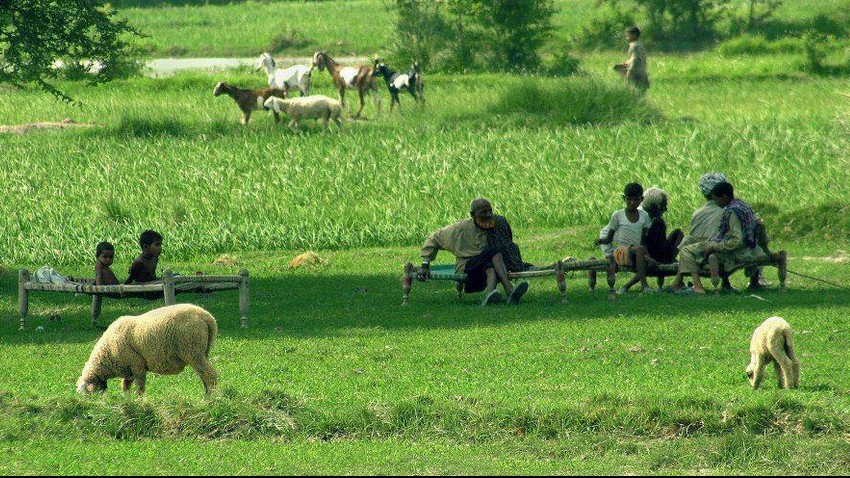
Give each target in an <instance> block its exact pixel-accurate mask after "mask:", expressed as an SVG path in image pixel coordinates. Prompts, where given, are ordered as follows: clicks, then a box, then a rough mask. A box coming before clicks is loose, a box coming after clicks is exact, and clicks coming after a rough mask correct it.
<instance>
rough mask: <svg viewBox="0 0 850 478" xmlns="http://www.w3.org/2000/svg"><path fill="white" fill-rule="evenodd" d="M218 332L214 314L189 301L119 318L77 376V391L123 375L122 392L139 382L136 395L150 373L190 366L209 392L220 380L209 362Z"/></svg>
mask: <svg viewBox="0 0 850 478" xmlns="http://www.w3.org/2000/svg"><path fill="white" fill-rule="evenodd" d="M217 332H218V325H217V324H216V321H215V318H213V316H212V315H210V313H209V312H207V311H206V310H204V309H202V308H200V307H198V306H195V305H191V304H178V305H172V306H168V307H161V308H159V309H154V310H152V311H150V312H147V313H145V314H142V315H139V316H135V317H134V316H125V317H119V318H118V319H117V320H116V321H115V322H113V323H112V325H110V326H109V328H108V329H106V332H104V333H103V335H102V336H101V337H100V340H98V341H97V344H96V345H95V346H94V350H93V351H92V353H91V356H90V357H89V360H88V362H86V365H85V367H84V368H83V373H82V374H81V375H80V378H79V380H77V392H78V393H93V392H102V391H105V390H106V382H107V380H109V379H111V378H115V377H120V378H122V379H124V380H123V383H122V386H121V389H122V390H123V391H124V392H129V391H130V387H131V386H132V384H133V381H135V383H136V386H137V387H138V394H139V395H144V393H145V376H146V374H147V372H153V373H157V374H161V375H176V374H179V373H180V372H182V371H183V369H184V368H185V367H186V365H189V366H191V367H192V368H193V369H195V371H196V372H198V375H200V376H201V380H202V381H203V382H204V389H205V390H206V393H207V395H209V394H210V393H211V392H212V391H213V390H214V389H215V387H216V382H217V380H218V374H217V372H216V370H215V368H214V367H213V366H212V364H210V362H209V355H210V349H211V348H212V345H213V341H214V340H215V336H216V333H217Z"/></svg>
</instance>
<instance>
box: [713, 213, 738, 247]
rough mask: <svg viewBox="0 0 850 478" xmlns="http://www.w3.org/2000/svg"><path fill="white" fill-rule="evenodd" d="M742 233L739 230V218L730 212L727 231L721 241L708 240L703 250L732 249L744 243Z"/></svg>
mask: <svg viewBox="0 0 850 478" xmlns="http://www.w3.org/2000/svg"><path fill="white" fill-rule="evenodd" d="M743 238H744V233H743V231H742V230H741V220H740V219H738V215H737V214H735V213H732V216H731V217H730V218H729V232H728V233H726V236H724V237H723V240H722V241H721V242H708V243H707V244H706V246H705V252H706V253H711V252H721V251H734V250H735V249H738V248H739V247H741V245H743V244H744V239H743Z"/></svg>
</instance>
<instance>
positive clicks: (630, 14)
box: [576, 2, 637, 48]
mask: <svg viewBox="0 0 850 478" xmlns="http://www.w3.org/2000/svg"><path fill="white" fill-rule="evenodd" d="M636 13H637V8H636V7H635V6H631V7H628V6H626V4H625V3H622V2H605V3H601V4H600V5H599V8H598V10H597V12H596V14H595V15H594V17H593V18H592V19H591V20H590V21H589V22H588V23H587V24H586V25H585V26H583V27H582V29H581V32H580V33H579V34H578V35H577V37H576V41H577V43H578V44H579V45H580V46H582V47H584V48H597V47H601V48H622V47H623V45H624V44H625V36H624V34H623V31H624V30H625V29H626V28H627V27H628V26H631V25H636V24H637V21H636V20H635V18H636Z"/></svg>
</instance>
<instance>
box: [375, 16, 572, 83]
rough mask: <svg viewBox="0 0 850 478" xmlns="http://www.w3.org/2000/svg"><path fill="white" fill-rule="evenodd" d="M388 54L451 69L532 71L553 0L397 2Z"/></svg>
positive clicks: (549, 22) (403, 60)
mask: <svg viewBox="0 0 850 478" xmlns="http://www.w3.org/2000/svg"><path fill="white" fill-rule="evenodd" d="M395 12H396V14H397V20H396V34H395V38H394V40H393V42H392V44H391V45H390V48H391V51H392V53H391V55H392V56H393V57H394V58H395V59H397V60H398V61H399V62H401V63H405V64H406V63H412V62H413V61H420V63H421V64H422V65H423V66H428V67H431V69H432V70H433V69H438V70H452V71H470V70H485V71H512V70H536V69H537V68H538V67H539V66H540V63H541V61H540V56H539V53H540V49H541V47H542V46H543V45H544V43H545V42H546V40H547V34H548V33H549V32H550V31H551V30H552V28H553V26H552V17H553V15H554V14H555V12H556V9H555V7H554V3H553V0H528V1H523V2H510V1H506V0H443V1H439V2H431V1H424V0H397V1H396V2H395Z"/></svg>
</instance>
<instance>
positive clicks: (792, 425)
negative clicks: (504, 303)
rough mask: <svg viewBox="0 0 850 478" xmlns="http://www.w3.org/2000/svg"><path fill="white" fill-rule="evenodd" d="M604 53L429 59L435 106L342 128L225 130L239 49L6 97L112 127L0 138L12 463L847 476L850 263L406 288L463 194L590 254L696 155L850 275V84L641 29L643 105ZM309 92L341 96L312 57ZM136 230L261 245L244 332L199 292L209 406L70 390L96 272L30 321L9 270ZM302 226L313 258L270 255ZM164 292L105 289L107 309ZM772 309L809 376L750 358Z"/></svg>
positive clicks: (810, 257) (208, 248)
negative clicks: (222, 83)
mask: <svg viewBox="0 0 850 478" xmlns="http://www.w3.org/2000/svg"><path fill="white" fill-rule="evenodd" d="M619 58H620V55H618V54H616V53H600V54H595V55H592V56H589V57H588V58H587V61H586V62H585V63H584V68H585V70H586V71H587V72H588V73H587V74H586V75H581V76H577V77H574V78H569V79H547V78H535V79H533V81H531V82H528V81H525V79H523V78H519V77H512V76H506V75H474V76H437V75H429V76H428V77H427V79H426V82H427V83H426V96H427V98H428V104H429V106H428V109H427V110H426V111H425V112H424V113H417V112H414V111H413V108H412V100H411V99H410V98H402V102H403V114H402V115H395V116H393V117H391V118H390V117H387V115H383V116H381V117H380V118H375V112H374V109H373V107H372V106H371V104H370V105H367V108H366V114H367V116H368V117H369V120H367V121H359V122H347V123H346V125H345V129H346V132H345V134H343V135H338V134H337V133H336V132H331V133H325V132H323V131H321V130H320V128H318V127H316V126H313V125H309V126H308V127H307V128H306V131H305V132H304V133H302V134H293V133H291V132H289V131H287V130H286V129H285V128H283V127H280V126H275V125H274V123H273V121H272V119H271V118H270V117H269V116H268V115H267V114H257V115H256V116H255V117H254V119H253V120H252V123H251V125H250V126H249V127H247V128H243V127H242V126H240V125H239V124H238V119H239V117H240V114H239V112H238V110H237V108H236V106H235V105H234V104H233V103H232V101H231V100H230V99H228V98H214V97H212V94H211V93H212V91H211V90H212V87H213V86H214V84H215V82H216V81H218V80H221V79H226V80H228V81H232V82H234V83H236V84H239V85H245V86H250V85H257V86H259V85H262V84H263V82H264V78H263V77H262V75H260V74H255V73H249V72H244V71H236V72H227V73H222V74H219V75H217V76H206V75H196V74H192V75H181V76H178V77H175V78H170V79H135V80H129V81H124V82H118V83H114V84H111V85H108V86H104V87H101V88H97V89H84V88H82V87H81V86H79V85H77V84H66V85H62V86H63V87H66V88H67V89H68V90H69V91H70V92H71V93H73V94H74V95H75V96H76V97H78V98H79V99H80V100H82V101H83V106H82V107H72V106H66V105H62V104H59V103H57V102H56V101H54V100H52V99H51V98H49V97H47V96H45V95H44V94H43V93H38V92H36V91H28V90H27V91H6V92H4V93H3V94H2V95H0V117H3V118H4V120H3V123H4V124H17V123H24V122H30V121H41V120H56V119H61V118H63V117H66V116H72V117H74V118H75V119H76V120H78V121H92V122H95V123H97V124H99V125H100V127H99V128H96V129H95V130H93V131H65V132H47V133H37V134H30V135H26V136H9V135H4V136H0V153H2V156H3V157H4V158H12V159H11V160H6V162H5V163H4V168H3V170H2V171H3V175H4V185H5V187H4V188H3V190H2V192H0V230H2V231H3V237H4V240H3V241H0V258H2V266H3V269H2V270H3V272H0V363H3V366H2V367H0V408H2V409H3V411H4V413H3V417H2V418H0V453H2V456H3V459H2V460H0V473H3V474H12V473H27V474H32V473H40V472H45V471H47V472H54V473H79V474H82V473H106V472H115V473H143V472H147V473H157V474H165V473H180V472H182V473H196V474H201V473H203V474H208V473H213V472H227V473H357V472H371V473H420V474H436V473H444V474H458V473H470V472H474V471H478V472H486V473H532V472H537V473H542V474H558V473H560V474H564V473H578V472H585V473H605V472H609V473H621V474H626V473H677V472H679V473H697V472H701V473H712V474H716V473H723V472H730V473H800V474H814V473H824V474H837V473H846V472H847V470H848V469H850V463H848V460H847V456H848V454H847V452H848V445H847V439H846V436H847V434H848V433H850V376H848V375H847V374H845V373H840V371H841V370H843V367H844V364H845V363H847V361H848V355H847V354H848V352H847V351H846V346H845V344H846V343H847V340H848V335H847V334H848V332H847V331H848V330H850V323H848V317H850V294H848V293H847V289H846V288H842V289H836V288H831V287H829V286H826V285H824V284H820V283H816V282H811V281H807V280H804V279H802V278H798V277H796V276H792V278H791V280H790V284H789V285H790V290H789V291H788V292H786V293H784V294H783V293H779V292H777V291H768V292H766V293H763V294H760V295H759V296H757V297H756V296H751V295H749V294H746V293H742V294H732V295H724V296H720V297H707V298H684V297H669V296H666V295H665V296H641V295H638V294H633V295H628V296H626V297H623V298H621V299H619V300H617V301H616V302H613V303H610V302H608V300H607V297H606V294H605V292H604V291H598V292H596V293H591V292H589V291H587V290H586V288H585V286H584V284H585V279H584V278H583V277H582V276H581V275H575V276H572V277H570V278H569V291H570V297H571V303H570V304H566V305H562V304H559V303H558V294H557V289H556V287H555V281H554V279H546V280H539V281H535V282H532V284H531V285H532V289H531V292H530V293H529V294H528V296H526V297H527V300H526V301H525V303H524V304H523V306H522V307H519V308H509V307H499V308H495V309H486V310H485V309H481V308H479V307H477V306H476V299H477V298H476V297H467V298H466V299H465V301H464V302H463V303H461V304H455V303H454V302H453V297H454V294H453V288H452V286H451V285H450V284H447V283H433V284H427V285H422V284H416V285H414V289H413V295H412V304H411V306H410V307H409V308H401V307H400V306H399V303H400V299H401V290H400V284H399V281H398V277H399V275H400V272H401V270H400V267H401V264H403V263H404V262H405V261H408V260H414V259H415V258H416V257H417V255H418V254H417V252H418V250H417V249H418V248H417V246H418V245H420V244H421V242H422V240H423V238H424V236H425V235H426V234H427V233H429V232H432V231H433V230H434V229H435V228H437V227H439V226H442V225H445V224H446V223H448V222H450V221H453V220H455V219H458V218H461V217H463V216H464V215H465V210H466V207H467V205H468V201H469V200H470V199H471V198H473V197H475V196H478V195H486V196H489V197H491V199H493V201H494V204H495V206H496V209H497V210H498V211H499V212H503V213H505V214H506V215H507V216H508V217H509V218H510V220H511V221H512V224H513V226H514V232H515V235H516V237H517V241H518V242H519V244H520V245H521V246H522V247H523V251H524V254H525V256H526V259H527V260H529V261H531V262H534V263H545V262H550V261H552V260H555V259H558V258H561V257H564V256H566V255H572V256H576V257H588V256H590V255H593V254H595V253H596V251H595V250H594V248H592V247H591V245H590V244H591V241H592V238H594V237H595V236H596V231H598V228H599V227H600V226H601V225H602V224H603V223H604V222H605V221H606V219H607V217H608V216H609V215H610V213H611V212H612V211H613V210H615V209H617V208H620V207H622V206H621V199H620V191H621V189H622V186H623V184H624V183H626V182H629V181H631V180H633V179H638V180H640V181H641V182H643V183H644V185H646V186H652V185H658V186H662V187H664V188H666V189H667V190H668V191H669V192H670V193H671V203H670V207H671V210H670V213H669V217H668V220H669V222H670V223H671V224H672V225H674V226H677V227H679V226H685V225H686V224H687V221H688V219H689V215H690V213H691V211H692V210H693V209H695V208H696V207H697V206H699V204H700V202H701V199H700V198H699V195H698V192H697V190H696V189H697V188H696V183H697V181H698V178H699V175H700V174H702V173H703V172H705V171H708V170H722V171H724V172H726V173H727V174H728V175H730V177H731V178H732V179H733V181H734V182H735V184H736V187H737V188H738V191H739V193H740V195H741V196H742V197H743V198H745V199H747V200H748V201H750V202H752V203H753V204H756V205H757V208H758V209H759V211H760V212H761V213H762V214H763V215H764V216H765V217H766V218H767V220H768V223H769V226H770V231H771V235H772V236H773V238H774V241H775V246H776V247H777V248H786V249H788V250H789V251H790V254H791V257H792V259H791V265H790V267H791V269H792V270H795V271H800V272H804V273H807V274H810V275H814V276H817V277H824V278H828V279H830V280H832V281H835V282H838V283H839V284H847V283H850V271H848V269H847V267H846V266H847V252H846V251H848V250H850V242H848V240H847V237H848V236H847V231H848V230H850V224H848V222H847V217H848V216H847V214H846V213H847V206H846V204H847V202H846V197H847V195H848V193H850V191H848V188H850V186H848V184H850V181H849V180H850V178H848V172H847V171H848V168H847V166H848V163H847V159H846V151H847V150H848V146H850V145H848V141H850V140H848V138H850V136H848V134H847V132H848V126H850V125H849V124H848V118H847V113H846V107H845V106H846V103H844V101H847V100H846V99H845V98H844V97H843V96H841V95H838V94H837V93H836V92H850V84H848V81H847V80H846V79H843V78H829V77H814V76H809V75H806V74H804V73H800V72H799V71H798V70H795V68H794V67H795V65H796V62H797V61H798V58H797V57H796V56H795V55H787V56H763V57H759V58H754V59H747V60H740V59H728V58H724V57H721V56H720V55H717V54H713V53H698V54H688V55H667V56H660V55H658V56H654V57H652V58H651V66H650V67H651V70H650V74H651V79H652V81H653V86H652V89H651V90H650V92H649V95H648V98H647V99H646V100H639V99H637V98H635V97H634V96H632V95H631V94H630V93H629V92H627V91H625V90H623V89H622V88H621V87H620V86H619V84H618V81H617V79H616V77H614V74H613V72H609V69H610V65H611V64H612V63H614V62H615V61H617V60H618V59H619ZM316 89H317V92H319V93H323V94H331V95H332V94H333V93H332V90H331V88H330V85H329V80H328V78H327V76H326V75H320V76H319V77H317V78H316ZM382 91H383V90H382ZM386 96H387V95H386V94H384V98H385V101H384V102H385V103H387V101H386ZM349 99H351V98H350V97H349ZM148 227H153V228H156V229H159V230H161V232H163V233H164V235H165V244H164V247H165V253H164V256H163V258H162V261H161V264H162V266H164V267H171V268H173V269H174V270H177V271H196V270H202V271H205V272H207V273H232V272H235V271H236V270H238V269H239V268H241V267H247V268H249V269H250V270H251V274H252V295H251V312H250V318H251V328H249V329H248V330H241V329H239V328H238V314H237V311H238V307H237V296H236V294H235V293H232V292H231V293H222V294H219V295H215V296H194V297H191V298H190V300H192V301H194V302H196V303H198V304H199V305H201V306H203V307H205V308H207V309H209V310H210V311H211V312H212V313H213V314H214V315H215V316H216V317H217V319H218V321H219V325H220V335H219V338H218V340H217V343H216V346H215V348H214V349H213V356H212V361H213V363H214V364H215V366H216V367H217V368H218V369H219V371H220V373H221V381H220V383H221V391H220V393H219V394H218V395H217V396H216V397H214V398H213V399H212V400H211V401H209V402H207V401H205V400H204V398H203V392H202V386H201V384H200V381H199V379H198V378H197V377H196V376H195V375H194V374H193V373H192V372H186V373H184V374H182V375H180V376H176V377H157V376H154V377H150V379H149V394H148V396H147V397H146V398H145V399H143V400H138V399H134V398H124V397H122V396H121V393H120V392H119V391H117V384H116V383H113V384H111V388H110V390H109V392H108V393H107V394H106V396H102V397H90V398H80V397H77V396H76V395H75V394H74V393H73V384H74V381H75V380H76V378H77V376H78V374H79V373H80V370H81V369H82V366H83V363H84V362H85V360H86V358H87V357H88V354H89V353H90V351H91V347H92V345H93V343H94V341H95V340H96V339H97V337H98V332H97V331H94V330H91V329H90V328H89V327H88V325H87V324H88V305H89V303H90V302H89V301H88V300H86V298H85V297H75V296H72V295H62V294H59V295H50V294H33V295H32V302H31V308H30V311H31V327H30V328H29V329H28V330H26V331H22V332H19V331H17V312H16V311H17V300H16V292H17V281H16V273H15V271H16V270H17V269H18V268H20V267H27V268H30V269H32V268H35V267H37V266H40V265H43V264H50V265H54V266H58V267H59V268H60V269H61V270H62V271H63V272H65V273H68V274H87V273H89V271H90V269H91V263H92V259H93V258H92V257H91V256H92V254H93V251H94V246H95V245H96V244H97V242H99V241H100V240H110V241H112V242H113V243H114V244H115V245H116V246H117V252H118V254H117V258H116V266H115V270H116V272H117V273H118V274H119V277H123V276H124V274H123V272H124V266H125V265H126V264H128V263H129V261H130V260H131V259H132V257H133V256H134V255H135V254H136V248H137V246H136V245H135V240H136V238H137V236H138V233H139V232H140V231H141V230H143V229H145V228H148ZM307 248H313V249H316V250H317V251H318V252H319V254H320V255H321V256H322V257H323V258H325V259H327V260H328V264H327V265H324V266H319V267H317V268H308V269H300V270H289V269H287V268H286V266H285V264H286V263H287V262H288V260H289V259H291V257H292V256H294V255H295V254H296V253H297V252H301V251H303V250H304V249H307ZM220 254H228V260H227V261H218V262H216V259H217V258H218V256H219V255H220ZM450 260H451V259H450V257H448V256H447V255H445V254H443V255H441V256H440V262H449V261H450ZM768 272H769V279H771V280H774V282H775V279H774V277H773V271H772V270H769V271H768ZM743 281H744V279H743V277H740V276H739V277H736V278H735V285H736V286H738V287H741V286H743V285H744V283H743ZM182 298H183V296H181V299H182ZM155 305H158V303H150V302H145V301H141V300H125V301H106V303H105V306H104V312H103V318H104V320H105V321H109V320H113V319H114V318H115V317H117V316H119V315H124V314H137V313H142V312H143V311H146V310H148V309H150V308H151V307H153V306H155ZM53 315H59V316H61V318H62V321H61V322H57V321H51V320H50V319H49V318H50V317H51V316H53ZM771 315H780V316H783V317H785V318H786V319H788V320H789V321H790V322H791V323H792V325H793V326H794V328H795V330H796V332H797V335H796V341H797V346H798V348H799V351H800V354H801V360H802V385H803V386H802V388H801V389H800V390H797V391H790V392H782V391H779V390H777V388H776V385H775V380H773V379H772V376H773V375H772V373H773V372H772V371H770V372H769V373H770V377H771V378H770V379H769V380H767V383H766V385H765V387H764V388H763V389H762V390H759V391H758V392H753V391H751V390H750V389H749V387H748V385H747V383H746V381H745V379H744V375H743V370H744V367H745V365H746V363H747V362H748V359H749V354H748V351H747V349H748V344H749V337H750V334H751V333H752V330H753V329H754V328H755V327H756V326H757V325H758V324H759V323H761V321H763V320H764V319H765V318H767V317H769V316H771ZM37 326H42V327H44V328H45V330H44V331H43V332H38V331H37V330H36V329H35V328H36V327H37ZM633 350H634V352H633ZM116 457H120V459H116Z"/></svg>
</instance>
